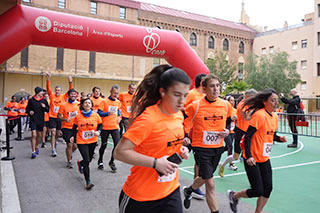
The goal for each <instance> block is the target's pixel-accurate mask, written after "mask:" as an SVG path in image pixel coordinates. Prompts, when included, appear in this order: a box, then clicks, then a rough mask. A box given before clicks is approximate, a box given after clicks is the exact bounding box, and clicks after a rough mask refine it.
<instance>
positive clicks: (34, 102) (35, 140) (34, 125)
mask: <svg viewBox="0 0 320 213" xmlns="http://www.w3.org/2000/svg"><path fill="white" fill-rule="evenodd" d="M34 92H35V95H34V96H33V97H32V98H31V99H30V100H29V102H28V105H27V108H26V111H27V113H28V115H29V116H30V124H29V125H30V128H31V149H32V154H31V158H32V159H34V158H36V157H37V154H39V148H38V145H39V144H40V140H41V135H42V130H43V127H44V113H45V112H49V105H48V102H47V100H46V99H44V98H43V95H44V91H43V89H42V88H40V87H36V88H35V89H34Z"/></svg>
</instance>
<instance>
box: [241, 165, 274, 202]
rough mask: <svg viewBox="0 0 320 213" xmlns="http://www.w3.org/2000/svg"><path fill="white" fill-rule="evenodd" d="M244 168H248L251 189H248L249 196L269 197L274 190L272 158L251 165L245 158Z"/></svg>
mask: <svg viewBox="0 0 320 213" xmlns="http://www.w3.org/2000/svg"><path fill="white" fill-rule="evenodd" d="M244 168H245V170H246V173H247V176H248V179H249V182H250V185H251V189H247V195H248V197H250V198H251V197H260V196H263V197H265V198H269V197H270V194H271V191H272V169H271V163H270V160H268V161H266V162H263V163H256V165H255V166H249V165H248V164H247V160H246V159H244Z"/></svg>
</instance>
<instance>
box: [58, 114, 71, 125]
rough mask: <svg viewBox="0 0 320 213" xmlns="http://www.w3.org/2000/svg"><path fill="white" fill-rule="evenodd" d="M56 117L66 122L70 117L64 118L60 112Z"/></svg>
mask: <svg viewBox="0 0 320 213" xmlns="http://www.w3.org/2000/svg"><path fill="white" fill-rule="evenodd" d="M58 118H59V119H60V120H62V121H65V122H67V123H69V122H70V119H69V118H64V117H63V116H62V115H61V114H60V113H58Z"/></svg>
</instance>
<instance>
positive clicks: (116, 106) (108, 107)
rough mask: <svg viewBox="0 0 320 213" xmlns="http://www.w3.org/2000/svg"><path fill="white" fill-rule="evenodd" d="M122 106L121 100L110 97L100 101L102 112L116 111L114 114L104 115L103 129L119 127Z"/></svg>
mask: <svg viewBox="0 0 320 213" xmlns="http://www.w3.org/2000/svg"><path fill="white" fill-rule="evenodd" d="M120 107H121V103H120V101H119V100H115V101H112V100H110V99H109V98H106V99H105V100H103V101H102V102H101V103H100V106H99V109H100V110H101V111H102V112H109V113H110V112H114V114H113V115H108V116H106V117H102V126H103V128H102V129H103V130H111V129H119V124H118V122H117V118H118V111H119V110H120Z"/></svg>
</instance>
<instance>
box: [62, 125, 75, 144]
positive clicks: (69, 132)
mask: <svg viewBox="0 0 320 213" xmlns="http://www.w3.org/2000/svg"><path fill="white" fill-rule="evenodd" d="M61 131H62V138H63V140H64V141H65V142H67V143H70V138H71V137H72V136H73V131H72V129H67V128H62V129H61ZM74 143H76V141H74Z"/></svg>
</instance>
